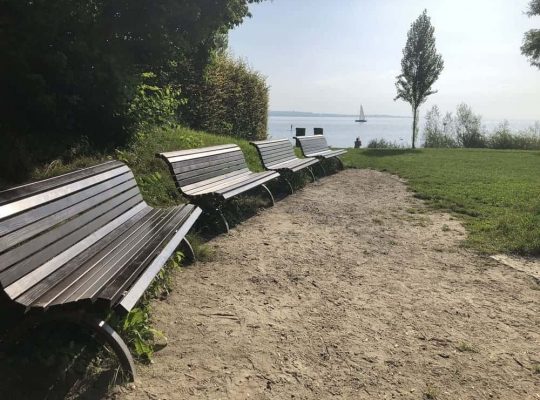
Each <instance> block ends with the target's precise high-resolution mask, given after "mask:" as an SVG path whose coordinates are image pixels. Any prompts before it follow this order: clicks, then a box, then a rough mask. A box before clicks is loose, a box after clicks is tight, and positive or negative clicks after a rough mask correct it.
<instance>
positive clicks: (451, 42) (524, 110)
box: [229, 0, 540, 120]
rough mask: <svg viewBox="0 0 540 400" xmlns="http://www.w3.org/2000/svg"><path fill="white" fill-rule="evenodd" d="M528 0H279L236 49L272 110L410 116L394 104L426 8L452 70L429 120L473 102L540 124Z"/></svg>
mask: <svg viewBox="0 0 540 400" xmlns="http://www.w3.org/2000/svg"><path fill="white" fill-rule="evenodd" d="M528 3H529V0H376V1H375V0H333V1H331V0H273V1H265V2H263V3H260V4H253V5H251V7H250V9H251V13H252V14H253V17H252V18H250V19H246V20H245V21H244V23H243V24H242V25H240V26H239V27H237V28H236V29H234V30H233V31H231V33H230V35H229V47H230V49H231V52H232V54H233V55H234V56H236V57H239V58H242V59H245V60H246V61H247V62H248V63H249V65H251V67H253V68H254V69H256V70H258V71H260V72H261V73H262V74H263V75H265V76H266V77H267V83H268V84H269V86H270V110H274V111H277V110H279V111H311V112H329V113H340V114H357V113H358V109H359V107H360V104H363V106H364V109H365V111H366V114H368V115H369V114H393V115H409V114H410V106H409V105H408V104H407V103H405V102H403V101H394V97H395V95H396V89H395V80H396V79H395V77H396V76H397V75H399V73H400V69H401V58H402V50H403V47H404V46H405V42H406V39H407V31H408V30H409V28H410V25H411V23H412V22H413V21H414V20H415V19H416V18H417V17H418V16H419V15H420V14H421V13H422V11H423V10H424V9H427V10H428V15H429V16H430V17H431V22H432V24H433V26H434V27H435V37H436V40H437V49H438V51H439V53H441V54H442V56H443V59H444V62H445V68H444V71H443V72H442V74H441V76H440V78H439V80H438V81H437V82H436V83H435V85H434V88H435V89H437V90H438V93H436V94H434V95H432V96H431V97H430V98H429V99H428V101H427V102H426V104H425V105H424V106H423V107H422V108H423V110H422V114H423V113H425V111H426V110H427V109H428V108H430V107H431V106H432V105H433V104H437V105H438V106H439V108H440V109H441V110H442V112H446V111H454V110H455V108H456V106H457V105H458V104H459V103H462V102H465V103H467V104H469V105H470V106H471V107H472V108H473V110H474V112H476V113H479V114H481V115H482V116H483V117H485V118H496V119H539V120H540V69H538V68H536V67H532V66H531V65H530V64H529V63H528V61H527V59H526V57H524V56H523V55H522V54H521V51H520V47H521V44H522V41H523V34H524V32H525V31H527V30H529V29H532V28H540V17H533V18H529V17H528V16H527V15H525V13H524V12H525V11H526V10H527V8H528V7H527V6H528Z"/></svg>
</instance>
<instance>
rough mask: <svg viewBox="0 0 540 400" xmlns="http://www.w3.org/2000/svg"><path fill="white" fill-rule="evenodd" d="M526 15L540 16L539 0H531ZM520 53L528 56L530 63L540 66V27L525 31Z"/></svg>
mask: <svg viewBox="0 0 540 400" xmlns="http://www.w3.org/2000/svg"><path fill="white" fill-rule="evenodd" d="M527 15H528V16H529V17H533V16H535V15H537V16H540V0H531V2H530V4H529V11H527ZM521 53H522V54H523V55H525V56H527V57H528V58H529V62H530V63H531V65H534V66H535V67H538V68H540V29H531V30H530V31H528V32H526V33H525V38H524V39H523V46H521Z"/></svg>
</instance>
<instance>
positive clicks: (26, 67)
mask: <svg viewBox="0 0 540 400" xmlns="http://www.w3.org/2000/svg"><path fill="white" fill-rule="evenodd" d="M258 1H260V0H223V1H215V0H157V1H149V0H142V1H137V2H133V1H128V0H118V1H96V0H91V1H81V0H69V1H68V0H56V1H47V0H34V1H20V0H4V1H2V2H0V59H1V60H2V62H1V63H0V86H1V87H2V96H0V133H1V134H2V137H3V146H1V147H0V171H1V174H2V176H4V177H5V178H6V179H9V180H17V179H21V178H24V174H25V173H27V172H28V171H29V170H30V169H31V167H32V165H33V164H34V163H38V164H39V163H41V162H44V161H47V160H51V159H53V158H58V157H59V156H61V155H63V154H64V153H66V152H68V150H69V149H70V148H71V147H73V146H76V145H77V143H79V142H80V141H81V139H82V138H85V140H87V142H88V143H90V144H91V148H92V149H99V150H100V151H108V150H110V149H112V148H114V147H116V146H118V145H123V144H125V143H126V141H128V140H129V139H130V137H131V136H132V134H133V133H134V132H135V131H136V129H137V127H139V126H140V123H141V122H143V123H144V122H147V120H146V118H149V120H150V121H149V122H152V121H153V120H157V122H159V123H160V122H161V119H162V118H163V117H165V116H166V117H167V119H168V117H169V115H170V113H171V111H172V110H173V109H174V108H177V106H178V105H179V104H178V103H177V102H178V101H179V97H178V94H179V92H178V90H179V89H180V88H182V90H184V88H185V87H186V86H188V85H197V84H200V83H201V82H202V80H203V78H204V71H205V69H206V66H207V65H208V64H209V62H210V60H211V56H212V54H213V53H214V52H215V51H217V50H220V49H222V48H223V46H225V45H226V40H224V37H225V36H226V34H227V31H228V30H229V29H231V28H233V27H234V26H236V25H238V24H240V23H241V22H242V20H243V19H244V18H245V17H247V16H249V10H248V4H249V3H253V2H258ZM145 73H147V74H151V75H144V74H145ZM148 79H151V80H152V82H151V83H148V82H147V81H148ZM141 90H142V92H143V93H141ZM184 93H185V92H184ZM157 102H162V103H165V104H164V105H159V106H158V105H157V104H156V103H157ZM157 107H163V108H161V109H158V108H157ZM174 111H175V112H177V110H174ZM164 114H165V115H164ZM177 117H181V115H177ZM5 144H7V145H5Z"/></svg>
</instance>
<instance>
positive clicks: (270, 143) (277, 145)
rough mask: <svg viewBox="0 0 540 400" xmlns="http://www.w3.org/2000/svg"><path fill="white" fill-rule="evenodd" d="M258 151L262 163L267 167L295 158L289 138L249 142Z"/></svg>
mask: <svg viewBox="0 0 540 400" xmlns="http://www.w3.org/2000/svg"><path fill="white" fill-rule="evenodd" d="M251 144H252V145H253V146H255V148H256V149H257V151H258V152H259V155H260V157H261V160H262V162H263V165H264V166H265V167H266V168H268V167H272V166H274V165H277V164H281V163H283V162H286V161H291V160H296V158H297V157H296V155H295V154H294V149H293V147H292V146H291V143H290V142H289V139H278V140H266V141H260V142H251Z"/></svg>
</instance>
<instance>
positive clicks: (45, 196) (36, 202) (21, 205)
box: [0, 166, 129, 219]
mask: <svg viewBox="0 0 540 400" xmlns="http://www.w3.org/2000/svg"><path fill="white" fill-rule="evenodd" d="M128 171H129V168H128V167H126V166H123V167H120V168H116V169H113V170H110V171H107V172H105V173H103V174H100V175H94V176H90V177H88V178H85V179H83V180H81V181H77V182H72V183H70V184H68V185H65V186H60V187H56V188H55V189H53V190H50V191H46V192H40V193H38V194H34V195H32V196H29V197H24V198H22V199H19V200H17V201H14V202H11V203H6V204H4V205H2V206H0V219H3V218H6V217H9V216H11V215H14V214H18V213H20V212H23V211H26V210H28V209H30V208H34V207H36V206H40V205H42V204H44V203H48V202H50V201H53V200H56V199H58V198H60V197H64V196H67V195H69V194H71V193H74V192H77V191H79V190H81V189H84V188H85V187H88V186H90V185H95V184H97V183H100V182H103V181H105V180H107V179H110V178H112V177H114V176H118V175H121V174H123V173H126V172H128Z"/></svg>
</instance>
